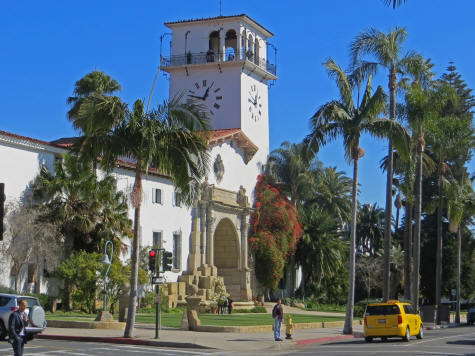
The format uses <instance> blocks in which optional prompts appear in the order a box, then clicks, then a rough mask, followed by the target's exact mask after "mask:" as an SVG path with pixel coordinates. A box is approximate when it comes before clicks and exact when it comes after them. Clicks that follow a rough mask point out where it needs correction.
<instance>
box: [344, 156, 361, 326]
mask: <svg viewBox="0 0 475 356" xmlns="http://www.w3.org/2000/svg"><path fill="white" fill-rule="evenodd" d="M353 163H354V165H353V189H352V207H351V235H350V261H349V265H348V270H349V279H350V280H349V286H348V302H347V306H346V315H345V326H344V328H343V334H353V310H354V307H355V305H354V304H355V243H356V207H357V202H358V196H357V194H358V158H355V159H354V160H353Z"/></svg>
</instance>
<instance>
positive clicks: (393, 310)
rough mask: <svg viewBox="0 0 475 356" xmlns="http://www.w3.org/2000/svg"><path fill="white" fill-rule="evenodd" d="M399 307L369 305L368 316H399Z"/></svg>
mask: <svg viewBox="0 0 475 356" xmlns="http://www.w3.org/2000/svg"><path fill="white" fill-rule="evenodd" d="M399 313H400V311H399V307H398V306H397V305H368V307H367V308H366V315H367V316H370V315H394V314H399Z"/></svg>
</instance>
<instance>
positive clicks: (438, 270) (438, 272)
mask: <svg viewBox="0 0 475 356" xmlns="http://www.w3.org/2000/svg"><path fill="white" fill-rule="evenodd" d="M438 173H439V177H438V178H439V179H438V195H439V206H438V208H437V252H436V253H437V256H436V267H435V304H436V305H437V325H440V313H439V307H440V296H441V289H442V203H443V199H442V172H441V169H440V165H439V172H438Z"/></svg>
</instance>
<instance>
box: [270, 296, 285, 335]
mask: <svg viewBox="0 0 475 356" xmlns="http://www.w3.org/2000/svg"><path fill="white" fill-rule="evenodd" d="M272 318H273V319H274V340H275V341H282V339H281V338H280V327H281V325H282V319H283V318H284V308H283V307H282V300H281V299H280V298H278V299H277V304H276V305H274V308H273V309H272Z"/></svg>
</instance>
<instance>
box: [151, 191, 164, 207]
mask: <svg viewBox="0 0 475 356" xmlns="http://www.w3.org/2000/svg"><path fill="white" fill-rule="evenodd" d="M152 203H154V204H162V190H161V189H157V188H153V189H152Z"/></svg>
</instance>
